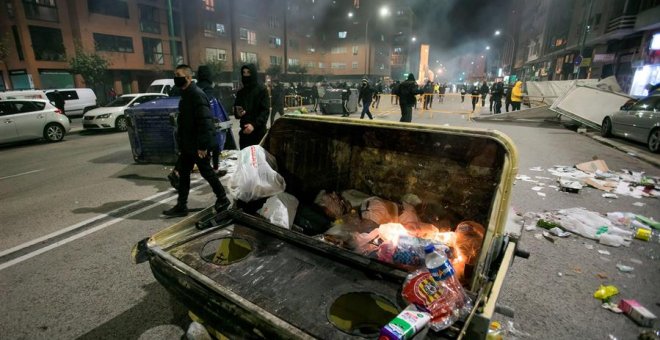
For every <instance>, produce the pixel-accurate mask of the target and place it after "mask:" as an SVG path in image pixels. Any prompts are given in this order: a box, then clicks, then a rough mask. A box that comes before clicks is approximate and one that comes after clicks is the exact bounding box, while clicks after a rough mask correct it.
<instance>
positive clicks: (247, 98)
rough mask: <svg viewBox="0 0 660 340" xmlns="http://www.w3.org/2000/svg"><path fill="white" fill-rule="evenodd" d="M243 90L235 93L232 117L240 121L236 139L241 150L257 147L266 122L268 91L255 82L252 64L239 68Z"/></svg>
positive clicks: (254, 71)
mask: <svg viewBox="0 0 660 340" xmlns="http://www.w3.org/2000/svg"><path fill="white" fill-rule="evenodd" d="M241 82H242V83H243V88H242V89H240V90H238V92H237V93H236V101H234V110H233V111H234V116H235V117H236V118H237V119H240V120H241V121H240V125H239V126H240V128H241V130H240V131H239V132H238V139H239V141H238V142H239V144H240V147H241V149H244V148H246V147H248V146H250V145H257V144H259V143H260V142H261V139H262V138H264V136H265V135H266V125H267V122H268V116H269V114H268V111H269V106H268V90H267V89H266V87H265V86H263V85H261V84H259V83H258V82H257V68H256V66H254V64H247V65H243V66H242V67H241Z"/></svg>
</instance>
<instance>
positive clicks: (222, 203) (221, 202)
mask: <svg viewBox="0 0 660 340" xmlns="http://www.w3.org/2000/svg"><path fill="white" fill-rule="evenodd" d="M230 205H231V202H230V201H229V200H228V199H227V197H223V198H218V199H217V200H216V201H215V204H214V205H213V207H214V208H215V212H218V213H219V212H221V211H225V210H227V208H229V206H230Z"/></svg>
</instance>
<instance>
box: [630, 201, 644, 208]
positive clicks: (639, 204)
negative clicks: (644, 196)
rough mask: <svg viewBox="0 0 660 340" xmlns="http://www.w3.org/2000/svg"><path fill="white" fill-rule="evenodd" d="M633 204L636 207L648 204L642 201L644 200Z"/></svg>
mask: <svg viewBox="0 0 660 340" xmlns="http://www.w3.org/2000/svg"><path fill="white" fill-rule="evenodd" d="M633 205H634V206H636V207H643V206H645V205H646V203H642V202H635V203H633Z"/></svg>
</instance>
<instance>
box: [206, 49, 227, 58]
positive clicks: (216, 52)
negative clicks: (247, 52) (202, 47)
mask: <svg viewBox="0 0 660 340" xmlns="http://www.w3.org/2000/svg"><path fill="white" fill-rule="evenodd" d="M206 60H221V61H227V51H226V50H223V49H220V48H210V47H207V48H206Z"/></svg>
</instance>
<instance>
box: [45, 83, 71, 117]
mask: <svg viewBox="0 0 660 340" xmlns="http://www.w3.org/2000/svg"><path fill="white" fill-rule="evenodd" d="M47 97H48V99H49V100H50V101H51V102H53V105H54V106H55V107H56V108H58V109H60V111H62V114H63V115H65V116H66V112H65V111H64V96H62V94H61V93H60V91H58V90H55V91H53V92H51V93H49V95H48V96H47ZM66 118H68V119H69V123H71V117H69V116H66Z"/></svg>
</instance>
